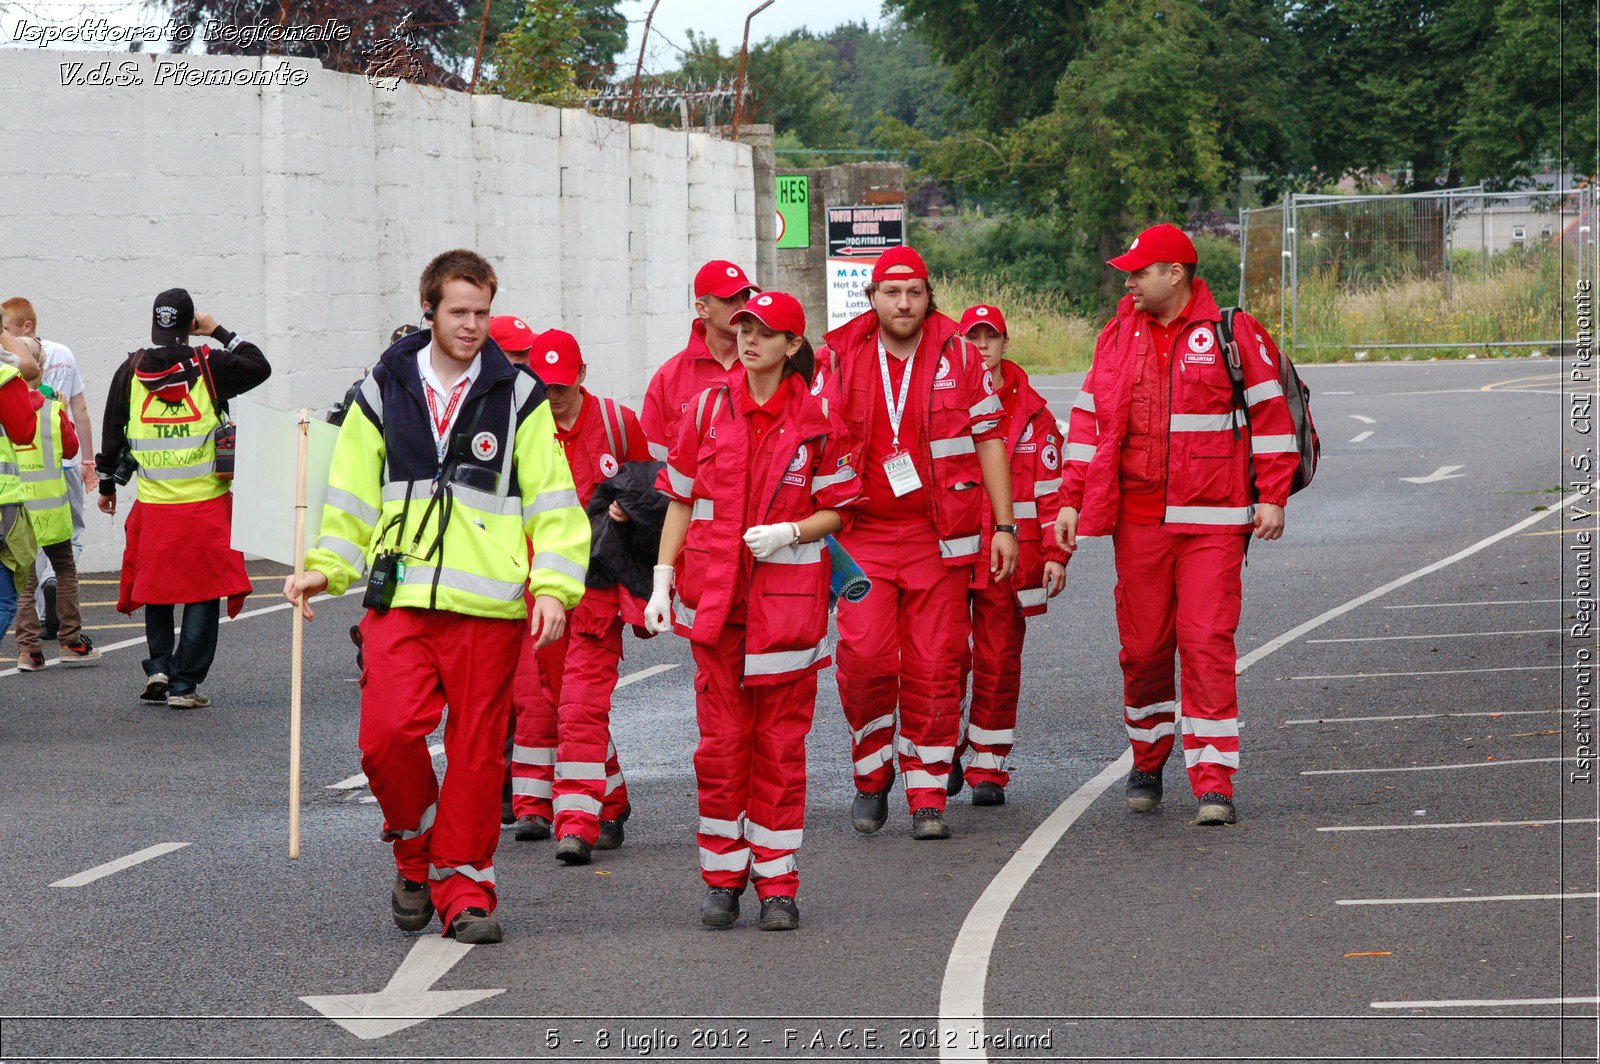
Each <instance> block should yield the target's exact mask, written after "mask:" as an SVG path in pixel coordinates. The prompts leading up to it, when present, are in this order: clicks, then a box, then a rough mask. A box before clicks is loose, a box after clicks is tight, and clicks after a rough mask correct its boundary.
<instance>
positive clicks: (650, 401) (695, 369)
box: [639, 319, 744, 462]
mask: <svg viewBox="0 0 1600 1064" xmlns="http://www.w3.org/2000/svg"><path fill="white" fill-rule="evenodd" d="M743 376H744V365H743V364H742V363H741V362H739V360H738V359H735V360H734V362H733V365H731V366H729V367H727V368H726V369H724V368H723V366H722V363H720V362H718V361H717V360H716V358H715V357H714V356H713V355H712V354H711V349H710V348H709V347H707V346H706V324H705V322H703V321H700V320H699V319H696V320H695V323H694V325H693V327H691V328H690V330H689V346H688V347H685V348H684V349H683V350H682V351H679V352H678V353H677V354H675V355H673V356H672V357H671V358H669V359H667V360H666V361H665V362H663V363H662V364H661V368H660V369H658V370H656V372H655V376H653V377H651V378H650V385H649V387H647V388H646V389H645V393H644V413H643V414H642V415H641V416H640V418H639V423H640V424H641V425H643V426H644V434H645V435H646V436H648V437H649V439H650V457H652V458H654V459H656V460H657V461H659V462H664V461H666V460H667V453H668V452H669V451H671V450H672V445H673V443H675V442H676V441H677V439H678V430H679V424H680V422H681V421H682V420H683V409H684V407H686V406H688V405H689V402H690V400H692V399H694V398H696V397H697V396H699V394H700V393H701V392H703V391H705V390H706V389H707V388H710V387H712V386H713V385H717V384H732V383H733V382H734V381H736V380H739V379H741V378H742V377H743Z"/></svg>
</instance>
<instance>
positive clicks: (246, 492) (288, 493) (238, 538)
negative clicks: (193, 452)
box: [228, 396, 339, 565]
mask: <svg viewBox="0 0 1600 1064" xmlns="http://www.w3.org/2000/svg"><path fill="white" fill-rule="evenodd" d="M228 406H229V409H230V411H231V412H232V414H233V419H234V421H236V422H238V425H239V449H238V453H237V456H236V457H235V459H234V466H233V549H234V550H237V551H243V552H244V553H245V554H253V555H256V556H257V557H260V558H266V559H267V560H269V561H274V562H281V563H282V564H284V565H293V564H295V556H294V503H295V483H294V469H295V455H296V454H297V452H298V449H299V446H300V415H299V414H298V413H291V412H290V411H288V410H279V409H278V408H277V407H272V406H267V405H266V404H265V403H258V402H256V401H255V400H254V399H251V398H249V397H248V396H240V397H238V398H237V399H234V400H232V401H231V402H230V403H229V404H228ZM309 429H310V438H309V440H308V445H307V448H306V546H307V547H311V546H313V545H314V544H315V543H316V542H317V534H318V530H319V529H320V528H321V526H322V500H323V497H324V496H326V495H327V493H328V466H329V465H330V464H331V463H332V461H333V444H334V441H335V440H337V439H338V438H339V430H338V428H337V427H336V426H333V425H329V424H328V423H327V422H325V421H322V420H320V419H315V418H314V419H313V420H312V422H311V424H310V426H309Z"/></svg>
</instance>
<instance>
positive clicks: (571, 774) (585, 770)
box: [556, 761, 606, 780]
mask: <svg viewBox="0 0 1600 1064" xmlns="http://www.w3.org/2000/svg"><path fill="white" fill-rule="evenodd" d="M605 778H606V766H605V765H604V764H602V763H601V762H599V761H557V762H556V779H558V780H603V779H605Z"/></svg>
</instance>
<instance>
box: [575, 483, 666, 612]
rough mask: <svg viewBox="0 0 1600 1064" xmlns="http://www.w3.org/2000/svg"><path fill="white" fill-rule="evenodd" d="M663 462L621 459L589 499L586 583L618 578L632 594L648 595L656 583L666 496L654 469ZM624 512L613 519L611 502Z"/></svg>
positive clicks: (603, 583) (615, 581)
mask: <svg viewBox="0 0 1600 1064" xmlns="http://www.w3.org/2000/svg"><path fill="white" fill-rule="evenodd" d="M665 464H666V463H665V462H625V463H623V466H622V468H621V469H619V470H617V475H616V476H614V477H612V478H611V479H610V480H605V481H602V482H601V483H600V484H599V485H598V486H597V487H596V488H595V490H594V498H592V499H590V500H589V506H588V510H587V512H588V514H589V530H590V535H591V540H590V546H589V575H588V576H587V577H586V578H585V580H584V583H585V584H586V585H587V586H589V587H612V586H613V585H616V584H621V585H622V586H623V587H624V588H626V589H627V590H628V591H629V592H630V593H631V594H633V596H634V597H636V598H638V599H641V600H645V601H648V600H649V598H650V593H651V592H652V591H653V590H654V589H655V587H654V585H655V565H656V556H657V554H659V553H660V550H661V528H662V526H663V525H664V524H665V523H666V520H667V505H668V503H669V502H670V501H671V500H669V499H668V498H667V497H666V496H665V495H663V494H661V492H659V491H657V490H656V474H657V473H659V472H661V469H662V467H663V466H664V465H665ZM613 502H614V503H616V504H617V505H618V506H620V507H621V508H622V512H623V513H625V514H627V515H628V520H626V521H613V520H612V519H611V517H610V515H609V514H608V513H607V511H608V510H609V509H610V508H611V504H612V503H613Z"/></svg>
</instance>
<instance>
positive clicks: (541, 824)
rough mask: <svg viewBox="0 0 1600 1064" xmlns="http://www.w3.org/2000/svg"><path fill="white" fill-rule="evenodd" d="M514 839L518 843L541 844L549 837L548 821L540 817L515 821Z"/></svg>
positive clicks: (526, 817) (527, 817) (529, 817)
mask: <svg viewBox="0 0 1600 1064" xmlns="http://www.w3.org/2000/svg"><path fill="white" fill-rule="evenodd" d="M516 837H517V841H518V842H543V841H544V840H545V839H548V838H549V837H550V821H548V820H546V819H545V818H544V817H542V816H525V817H522V818H521V819H520V820H518V821H517V827H516ZM569 838H570V836H569Z"/></svg>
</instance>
